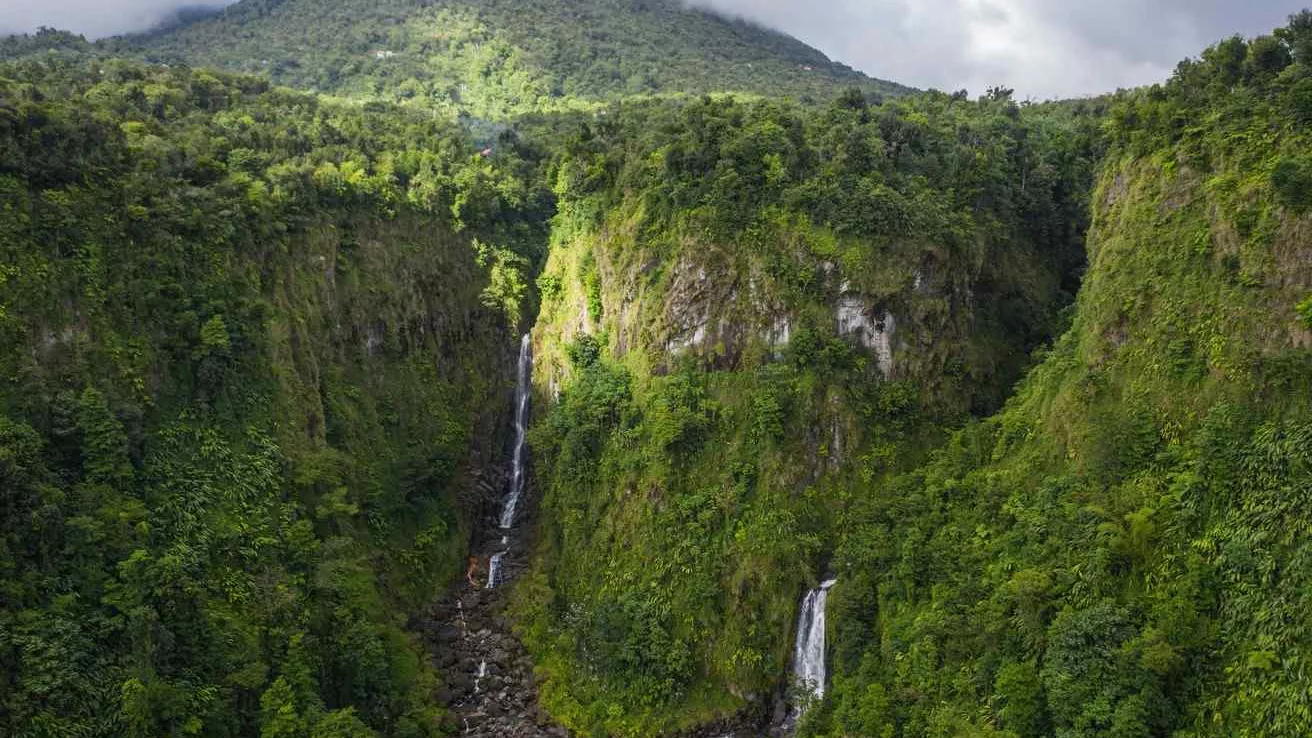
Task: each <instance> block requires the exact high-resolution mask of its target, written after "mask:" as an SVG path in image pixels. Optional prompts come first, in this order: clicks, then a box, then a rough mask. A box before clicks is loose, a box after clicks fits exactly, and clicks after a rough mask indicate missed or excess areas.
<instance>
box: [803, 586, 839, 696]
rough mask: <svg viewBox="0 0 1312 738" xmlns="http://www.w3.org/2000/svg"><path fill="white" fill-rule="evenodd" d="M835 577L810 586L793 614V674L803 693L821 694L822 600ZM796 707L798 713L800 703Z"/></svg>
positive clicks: (823, 641)
mask: <svg viewBox="0 0 1312 738" xmlns="http://www.w3.org/2000/svg"><path fill="white" fill-rule="evenodd" d="M837 581H838V580H836V579H830V580H829V581H827V582H825V583H824V584H821V585H820V588H819V589H813V590H811V591H810V592H808V593H807V594H806V598H805V599H803V600H802V612H801V614H800V615H798V617H797V645H796V646H794V648H793V676H794V677H795V678H796V680H797V687H798V689H799V690H800V691H801V694H802V695H803V699H802V701H801V702H802V705H804V704H805V702H806V699H805V697H808V696H809V697H814V698H815V699H817V700H819V699H821V698H823V697H824V696H825V601H826V600H827V599H828V598H829V588H830V587H832V586H834V584H836V583H837ZM802 705H799V708H798V709H797V710H796V714H795V716H794V717H796V716H800V714H801V707H802Z"/></svg>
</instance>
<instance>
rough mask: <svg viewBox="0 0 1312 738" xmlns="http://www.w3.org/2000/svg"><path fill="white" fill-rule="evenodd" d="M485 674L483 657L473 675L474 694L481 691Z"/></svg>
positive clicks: (485, 662) (485, 663) (485, 666)
mask: <svg viewBox="0 0 1312 738" xmlns="http://www.w3.org/2000/svg"><path fill="white" fill-rule="evenodd" d="M486 676H487V659H483V660H482V661H481V662H479V664H478V673H477V674H475V675H474V694H478V693H479V692H481V691H482V687H481V685H482V683H483V678H484V677H486Z"/></svg>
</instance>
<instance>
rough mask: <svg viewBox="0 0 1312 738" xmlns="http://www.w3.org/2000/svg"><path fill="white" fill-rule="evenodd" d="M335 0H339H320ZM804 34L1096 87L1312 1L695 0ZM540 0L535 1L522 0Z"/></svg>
mask: <svg viewBox="0 0 1312 738" xmlns="http://www.w3.org/2000/svg"><path fill="white" fill-rule="evenodd" d="M321 1H323V2H331V1H332V0H321ZM687 1H688V2H691V3H694V4H696V5H699V6H701V7H706V8H710V9H713V10H716V11H719V12H722V13H726V14H731V15H737V16H741V17H744V18H748V19H750V20H753V21H756V22H758V23H762V24H764V25H767V26H770V27H772V28H776V29H778V30H781V31H784V32H785V33H788V34H791V35H793V36H796V37H797V38H799V39H801V40H802V41H805V42H807V43H809V44H811V45H813V46H816V47H817V48H819V49H820V50H821V51H824V52H825V53H827V54H828V55H829V56H830V57H832V58H834V59H836V60H838V61H841V62H843V63H845V64H849V65H851V66H853V67H856V68H857V69H860V70H862V71H863V72H866V73H867V74H870V75H872V76H875V77H881V78H883V79H891V80H894V81H897V82H902V83H904V84H909V85H914V86H917V87H936V88H938V89H941V90H957V89H961V88H966V89H969V90H970V91H971V92H972V93H975V94H979V93H981V92H983V91H984V89H985V88H987V87H991V86H994V85H1002V86H1006V87H1013V88H1015V89H1016V91H1017V93H1018V94H1019V95H1020V96H1021V97H1022V98H1027V97H1028V98H1035V99H1046V98H1051V97H1073V96H1079V95H1092V94H1098V93H1102V92H1108V91H1111V90H1115V89H1116V88H1118V87H1133V86H1138V85H1142V84H1148V83H1151V82H1156V81H1160V80H1162V79H1165V78H1166V77H1167V76H1168V75H1169V74H1170V73H1171V70H1172V69H1174V68H1175V65H1176V63H1177V62H1179V61H1180V60H1181V59H1183V58H1185V57H1188V56H1196V55H1197V54H1198V53H1199V52H1200V51H1202V49H1203V48H1205V47H1206V46H1208V45H1210V44H1212V43H1214V42H1215V41H1217V40H1219V39H1221V38H1224V37H1226V36H1229V35H1231V34H1234V33H1242V34H1244V35H1255V34H1258V33H1265V32H1267V31H1269V30H1270V29H1272V28H1274V27H1276V26H1279V25H1282V24H1283V23H1284V22H1285V19H1286V17H1287V16H1288V15H1289V14H1291V13H1294V12H1296V11H1298V10H1299V9H1300V8H1301V6H1302V4H1303V3H1305V2H1306V3H1312V0H1242V1H1240V0H687ZM230 2H232V0H0V33H4V32H30V31H33V30H36V28H37V27H39V26H53V27H55V28H61V29H64V30H70V31H74V32H76V33H81V34H83V35H86V36H87V37H89V38H100V37H103V36H109V35H114V34H119V33H128V32H132V31H142V30H146V29H148V28H151V27H153V26H155V25H157V24H158V23H160V22H161V21H163V20H166V19H168V18H169V17H171V16H172V14H173V13H175V12H176V11H177V10H178V9H179V8H181V7H186V6H189V5H190V6H194V5H197V4H204V5H213V6H217V5H225V4H228V3H230ZM523 2H533V0H523Z"/></svg>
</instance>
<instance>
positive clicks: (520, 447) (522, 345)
mask: <svg viewBox="0 0 1312 738" xmlns="http://www.w3.org/2000/svg"><path fill="white" fill-rule="evenodd" d="M532 373H533V349H532V345H531V342H530V340H529V334H527V333H525V334H524V337H523V338H522V339H521V340H520V342H519V367H518V374H517V375H516V379H515V452H514V456H513V461H512V464H513V467H512V469H511V473H510V489H509V490H507V491H506V502H505V505H504V506H503V507H502V508H501V527H502V529H507V528H511V527H514V525H515V508H516V507H517V506H518V505H519V498H520V496H521V495H523V494H524V483H525V469H524V466H525V463H526V461H527V459H526V458H525V457H526V455H527V454H526V449H525V446H527V438H528V398H529V394H530V393H531V392H532V389H533V387H532Z"/></svg>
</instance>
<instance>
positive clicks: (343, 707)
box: [0, 61, 543, 738]
mask: <svg viewBox="0 0 1312 738" xmlns="http://www.w3.org/2000/svg"><path fill="white" fill-rule="evenodd" d="M506 149H507V150H506V151H505V152H504V153H503V154H502V155H501V156H500V157H499V159H498V162H497V163H493V162H490V161H488V160H486V159H481V158H479V157H478V156H477V154H476V152H475V150H474V149H473V148H472V147H471V145H470V144H469V143H468V142H466V141H465V140H464V139H463V137H462V136H461V135H460V133H459V132H458V131H456V130H455V129H453V128H450V127H447V126H445V125H442V124H438V123H435V122H434V121H433V120H432V118H431V116H420V115H410V114H407V113H405V112H404V111H401V110H397V109H392V108H388V107H385V106H377V105H373V106H367V107H363V108H361V107H352V106H342V105H332V104H328V103H325V102H322V101H320V100H318V99H316V98H313V97H309V96H306V95H302V94H298V93H292V92H289V91H286V90H279V89H273V88H270V87H269V85H268V83H267V82H264V81H260V80H257V79H254V78H246V77H242V78H234V77H226V76H218V75H215V74H210V73H206V72H190V71H185V70H178V69H172V70H170V69H161V68H150V69H147V68H143V67H140V66H135V65H130V64H124V63H121V62H111V63H93V64H91V65H89V66H85V67H84V66H79V65H64V64H62V63H60V62H57V61H56V62H50V63H45V62H30V63H23V64H18V65H9V66H0V209H2V210H3V212H0V510H2V511H3V514H0V733H3V734H5V735H10V736H16V737H18V736H22V737H25V738H26V737H32V738H35V737H36V736H71V735H92V736H141V737H142V738H144V737H146V736H165V735H168V736H178V735H210V736H253V735H261V736H301V737H304V736H315V737H320V738H327V737H328V736H352V737H354V738H363V737H364V736H398V737H399V736H423V735H435V734H437V733H438V728H439V722H438V718H439V717H440V715H441V710H440V708H439V707H437V706H436V705H435V704H434V703H433V700H432V694H433V687H434V674H433V672H432V669H431V667H430V666H429V664H428V661H427V659H426V658H424V657H423V656H422V655H421V654H422V650H421V649H418V648H416V647H415V644H414V643H412V636H411V635H409V634H408V633H407V632H406V631H404V630H403V629H402V626H403V625H404V623H405V617H406V615H407V614H408V613H412V612H415V611H416V610H417V609H418V608H419V607H420V606H422V605H424V604H426V603H428V602H429V601H431V600H432V598H433V597H434V596H435V594H436V593H438V592H440V591H442V589H444V587H445V586H446V583H447V582H448V581H449V580H450V579H451V578H452V577H453V575H455V574H456V573H457V572H458V571H459V570H460V564H461V563H462V561H463V558H462V557H463V555H464V548H465V546H466V545H467V541H468V531H469V527H470V524H471V519H470V517H471V514H472V512H473V511H472V510H469V509H467V506H464V505H462V504H461V503H460V502H459V500H458V497H457V494H456V492H457V490H458V489H459V481H460V473H461V470H462V467H463V466H464V465H465V463H466V459H467V457H468V456H469V452H470V448H471V446H472V445H474V444H475V443H478V444H480V445H486V444H488V443H490V442H491V440H492V438H491V437H489V431H488V428H490V427H492V423H491V422H490V421H493V420H495V419H496V418H497V417H499V416H500V415H501V414H503V407H502V406H503V397H504V390H505V388H506V387H505V384H504V383H502V382H500V381H498V380H497V378H498V377H502V376H503V374H504V372H503V367H504V366H505V364H506V363H508V362H509V360H510V359H509V358H508V357H507V356H506V352H505V351H499V350H497V349H496V348H495V347H499V346H505V347H507V351H508V350H509V347H510V346H511V344H512V342H511V341H510V340H509V338H508V335H509V331H508V330H507V328H508V327H509V324H510V323H513V322H517V321H518V320H519V319H520V315H519V313H518V312H517V309H518V306H517V305H516V304H515V302H514V301H513V300H510V299H509V296H508V295H506V294H503V293H504V292H505V291H504V290H498V289H497V284H498V280H497V278H495V276H494V275H495V274H496V272H497V271H498V269H500V270H501V271H502V272H504V271H505V270H506V265H507V264H510V263H514V262H515V261H516V260H517V259H518V260H519V261H521V262H525V263H526V262H527V261H528V260H531V259H537V258H540V253H538V251H537V250H536V249H537V248H538V246H537V244H538V241H540V239H541V235H540V234H541V223H542V219H543V218H542V215H541V213H539V212H538V211H537V210H535V208H540V207H541V206H542V203H541V202H540V201H539V200H538V199H537V198H536V197H535V196H533V191H532V190H531V189H529V188H527V186H526V185H525V180H524V179H523V177H522V176H521V173H520V172H519V171H518V170H517V168H518V167H520V166H523V162H522V161H521V160H519V159H518V158H517V157H516V156H515V155H514V153H513V146H510V145H509V142H508V145H507V147H506ZM475 243H477V244H482V246H481V248H476V247H475ZM480 254H481V256H480ZM494 262H495V263H494ZM480 264H487V266H481V265H480ZM519 281H520V282H521V283H522V282H523V279H522V278H521V279H520V280H519ZM500 282H501V283H507V282H511V283H513V280H507V279H505V278H504V277H503V278H501V279H500ZM508 300H509V302H508ZM485 303H486V304H488V305H491V306H493V307H484V304H485ZM524 307H528V306H524ZM507 312H510V314H507Z"/></svg>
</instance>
